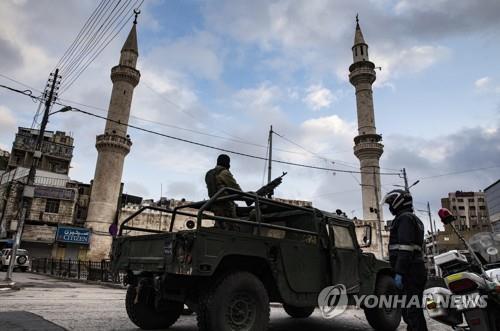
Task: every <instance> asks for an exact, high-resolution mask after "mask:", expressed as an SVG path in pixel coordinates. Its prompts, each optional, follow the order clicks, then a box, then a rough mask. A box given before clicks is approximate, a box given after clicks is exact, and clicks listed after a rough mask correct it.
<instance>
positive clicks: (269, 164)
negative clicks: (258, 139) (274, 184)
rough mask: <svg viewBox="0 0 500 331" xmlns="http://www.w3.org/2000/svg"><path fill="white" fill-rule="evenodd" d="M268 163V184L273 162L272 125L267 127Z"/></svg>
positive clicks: (270, 179) (270, 178)
mask: <svg viewBox="0 0 500 331" xmlns="http://www.w3.org/2000/svg"><path fill="white" fill-rule="evenodd" d="M268 161H269V163H268V165H267V183H268V184H269V183H270V182H271V181H272V180H273V179H272V176H271V170H272V162H273V126H272V125H271V128H270V129H269V160H268Z"/></svg>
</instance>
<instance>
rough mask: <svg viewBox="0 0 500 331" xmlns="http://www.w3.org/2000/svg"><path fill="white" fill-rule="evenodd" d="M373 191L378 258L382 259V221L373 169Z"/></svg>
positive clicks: (375, 175) (375, 174) (375, 176)
mask: <svg viewBox="0 0 500 331" xmlns="http://www.w3.org/2000/svg"><path fill="white" fill-rule="evenodd" d="M373 189H374V190H375V201H377V205H376V206H375V208H374V211H375V214H376V215H377V223H378V241H379V245H380V258H381V259H383V258H384V241H383V240H382V220H381V219H380V206H379V201H380V198H379V196H378V187H377V173H376V171H375V168H373Z"/></svg>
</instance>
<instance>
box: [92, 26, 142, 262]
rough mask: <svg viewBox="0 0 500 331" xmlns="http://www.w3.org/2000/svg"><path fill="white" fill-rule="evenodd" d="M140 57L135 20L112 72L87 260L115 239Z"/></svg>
mask: <svg viewBox="0 0 500 331" xmlns="http://www.w3.org/2000/svg"><path fill="white" fill-rule="evenodd" d="M138 56H139V52H138V47H137V32H136V21H134V24H133V26H132V29H131V30H130V33H129V35H128V37H127V40H126V41H125V44H124V45H123V47H122V50H121V56H120V62H119V64H118V65H117V66H115V67H113V68H112V69H111V81H112V82H113V90H112V92H111V100H110V104H109V109H108V116H107V119H108V120H107V121H106V126H105V129H104V133H103V134H101V135H99V136H97V138H96V148H97V152H98V156H97V162H96V168H95V175H94V181H93V184H92V192H91V196H90V201H89V208H88V214H87V221H86V227H87V228H89V229H90V230H91V232H92V236H91V239H90V251H89V253H88V258H89V259H91V260H97V261H98V260H101V259H106V258H108V257H109V250H110V247H111V242H112V239H113V238H112V237H111V235H110V234H109V231H108V230H109V227H110V225H111V224H112V223H115V222H116V221H117V217H118V204H119V197H120V194H121V179H122V173H123V164H124V162H125V156H126V155H127V154H128V153H129V151H130V147H131V146H132V141H131V139H130V137H129V135H128V134H127V124H128V121H129V116H130V106H131V104H132V96H133V93H134V88H135V87H136V86H137V84H138V83H139V79H140V73H139V71H138V70H137V69H136V68H135V67H136V64H137V58H138Z"/></svg>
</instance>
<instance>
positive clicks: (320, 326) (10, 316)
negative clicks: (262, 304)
mask: <svg viewBox="0 0 500 331" xmlns="http://www.w3.org/2000/svg"><path fill="white" fill-rule="evenodd" d="M14 276H15V277H14V279H15V280H16V281H18V282H20V283H22V284H23V289H22V290H20V291H0V330H9V331H20V330H23V331H24V330H26V331H31V330H37V331H39V330H46V331H60V330H64V329H67V330H82V331H83V330H85V331H90V330H123V331H129V330H130V331H131V330H138V328H137V327H136V326H135V325H134V324H133V323H132V322H130V321H129V319H128V317H127V313H126V312H125V307H124V298H125V290H123V289H115V288H109V287H104V286H99V285H89V284H83V283H73V282H67V281H63V280H60V279H56V278H51V277H47V276H43V275H38V274H31V273H15V274H14ZM4 277H5V273H2V272H0V280H3V278H4ZM429 324H430V325H429V329H430V330H436V331H445V330H446V331H448V330H451V329H449V328H445V327H443V326H441V325H439V324H437V323H434V322H432V321H430V322H429ZM170 330H172V331H196V330H197V328H196V318H195V316H194V315H193V316H181V317H180V319H179V321H178V322H177V323H176V324H175V325H174V327H172V328H171V329H170ZM269 330H270V331H302V330H310V331H331V330H336V331H351V330H370V327H369V326H368V324H367V322H366V320H365V318H364V315H363V312H361V311H358V310H354V309H351V310H348V311H346V312H345V313H343V314H342V315H341V316H339V317H336V318H335V319H334V320H324V319H323V318H322V317H321V316H320V314H319V312H315V313H314V314H313V316H311V317H310V318H308V319H305V320H296V319H292V318H289V317H288V316H287V315H286V314H285V313H284V312H283V310H282V309H281V308H272V310H271V323H270V328H269ZM399 330H406V327H405V325H403V324H402V325H401V326H400V328H399Z"/></svg>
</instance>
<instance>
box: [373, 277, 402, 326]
mask: <svg viewBox="0 0 500 331" xmlns="http://www.w3.org/2000/svg"><path fill="white" fill-rule="evenodd" d="M398 292H399V291H398V289H397V288H396V285H395V284H394V280H393V279H392V277H391V276H389V275H380V276H379V277H378V279H377V284H376V285H375V294H376V295H396V294H398ZM364 311H365V316H366V319H367V321H368V323H369V324H370V325H371V327H372V328H374V329H375V330H377V331H393V330H396V329H397V328H398V326H399V324H400V323H401V308H396V309H384V308H364Z"/></svg>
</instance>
